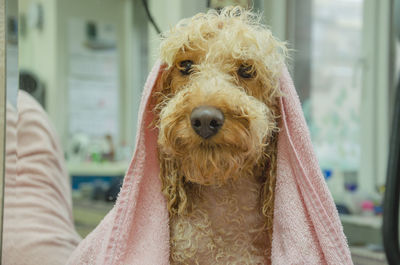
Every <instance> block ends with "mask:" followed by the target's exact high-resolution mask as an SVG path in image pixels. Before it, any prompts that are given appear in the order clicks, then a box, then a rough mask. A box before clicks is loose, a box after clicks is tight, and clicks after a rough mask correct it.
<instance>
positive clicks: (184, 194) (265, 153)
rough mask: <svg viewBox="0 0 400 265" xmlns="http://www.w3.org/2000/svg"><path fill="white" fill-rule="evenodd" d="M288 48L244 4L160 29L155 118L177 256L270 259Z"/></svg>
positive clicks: (182, 259) (219, 260)
mask: <svg viewBox="0 0 400 265" xmlns="http://www.w3.org/2000/svg"><path fill="white" fill-rule="evenodd" d="M285 56H286V48H285V44H284V43H283V42H280V41H279V40H277V39H276V38H274V37H273V36H272V34H271V31H270V30H269V29H268V28H266V27H265V26H263V25H262V24H261V23H260V22H259V16H258V15H256V14H254V13H252V12H250V11H248V10H245V9H242V8H239V7H228V8H225V9H223V10H221V11H220V12H217V11H214V10H211V11H209V12H208V13H206V14H198V15H196V16H194V17H192V18H190V19H185V20H182V21H180V22H179V23H178V25H177V26H176V27H174V28H173V29H171V30H170V31H169V32H168V33H166V34H165V35H164V39H163V41H162V44H161V60H162V61H163V62H164V63H165V65H164V67H165V68H164V71H163V73H162V75H161V77H160V78H159V80H158V81H157V93H155V101H156V106H157V107H156V108H155V112H156V117H157V118H156V121H155V124H156V126H157V127H158V129H159V136H158V156H159V162H160V168H161V173H160V178H161V180H162V187H163V190H162V191H163V194H164V195H165V197H166V200H167V205H168V210H169V214H170V235H171V237H170V238H171V251H170V253H171V256H170V261H171V264H267V263H269V259H270V257H269V256H270V246H271V240H272V238H271V237H272V222H273V208H274V187H275V172H276V156H277V154H276V150H277V134H278V127H279V126H278V123H279V98H280V97H281V92H280V88H279V80H278V79H279V76H280V73H281V69H282V66H283V65H284V63H285Z"/></svg>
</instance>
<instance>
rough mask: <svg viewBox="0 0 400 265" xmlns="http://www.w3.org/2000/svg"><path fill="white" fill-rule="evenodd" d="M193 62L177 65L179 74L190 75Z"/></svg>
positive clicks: (183, 62) (188, 61)
mask: <svg viewBox="0 0 400 265" xmlns="http://www.w3.org/2000/svg"><path fill="white" fill-rule="evenodd" d="M192 65H193V61H191V60H185V61H182V62H180V63H179V68H180V72H181V73H182V74H183V75H190V74H191V73H192Z"/></svg>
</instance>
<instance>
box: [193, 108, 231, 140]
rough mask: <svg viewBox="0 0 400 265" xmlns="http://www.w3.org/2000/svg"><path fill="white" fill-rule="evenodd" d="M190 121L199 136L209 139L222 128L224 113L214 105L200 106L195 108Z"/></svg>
mask: <svg viewBox="0 0 400 265" xmlns="http://www.w3.org/2000/svg"><path fill="white" fill-rule="evenodd" d="M190 122H191V124H192V128H193V130H194V131H195V132H196V133H197V134H198V135H199V136H201V137H202V138H204V139H208V138H210V137H211V136H213V135H215V134H217V132H218V131H219V129H221V127H222V125H223V124H224V114H223V113H222V111H220V110H219V109H217V108H215V107H212V106H199V107H197V108H195V109H193V111H192V114H191V115H190Z"/></svg>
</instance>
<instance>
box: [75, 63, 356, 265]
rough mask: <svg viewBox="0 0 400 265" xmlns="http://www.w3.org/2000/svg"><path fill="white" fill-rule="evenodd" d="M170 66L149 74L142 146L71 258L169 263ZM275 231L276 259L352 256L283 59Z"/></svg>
mask: <svg viewBox="0 0 400 265" xmlns="http://www.w3.org/2000/svg"><path fill="white" fill-rule="evenodd" d="M163 69H164V67H163V65H162V64H161V63H160V62H157V63H156V64H155V66H154V67H153V69H152V71H151V73H150V75H149V76H148V78H147V81H146V84H145V87H144V91H143V95H142V100H141V105H140V110H139V119H138V132H137V137H136V149H135V152H134V155H133V159H132V162H131V164H130V166H129V169H128V171H127V173H126V176H125V179H124V183H123V186H122V189H121V192H120V194H119V197H118V200H117V202H116V205H115V206H114V208H113V209H112V210H111V211H110V212H109V213H108V215H107V216H106V217H105V218H104V219H103V221H102V222H101V223H100V224H99V225H98V227H97V228H96V229H95V230H94V231H93V232H92V233H91V234H90V235H88V236H87V238H85V239H84V240H83V241H82V242H81V243H80V245H79V246H78V247H77V249H76V250H75V251H74V253H73V254H72V256H71V257H70V259H69V261H68V264H74V265H77V264H79V265H83V264H90V265H93V264H107V265H108V264H113V265H114V264H115V265H117V264H118V265H128V264H129V265H133V264H140V265H165V264H169V219H168V210H167V204H166V200H165V198H164V196H163V194H162V193H161V181H160V179H159V171H160V169H159V163H158V159H157V134H158V131H157V130H156V129H154V128H152V127H151V126H150V123H151V122H152V120H153V118H154V113H153V112H152V108H153V107H154V105H153V104H152V97H151V95H152V92H153V90H154V87H155V83H156V81H157V78H159V77H160V73H161V72H162V71H163ZM280 87H281V90H282V92H283V93H284V96H283V97H282V98H281V99H280V101H281V102H280V105H281V117H282V120H281V124H280V132H279V138H278V159H277V178H276V188H275V190H276V191H275V206H274V207H275V208H274V224H273V239H272V254H271V261H272V264H307V265H309V264H332V265H338V264H352V261H351V257H350V251H349V249H348V246H347V242H346V238H345V236H344V234H343V230H342V225H341V223H340V220H339V216H338V213H337V210H336V208H335V204H334V202H333V199H332V197H331V195H330V193H329V190H328V188H327V186H326V184H325V181H324V178H323V176H322V174H321V171H320V168H319V166H318V162H317V159H316V157H315V154H314V152H313V148H312V144H311V140H310V136H309V132H308V129H307V125H306V122H305V119H304V117H303V112H302V109H301V105H300V102H299V99H298V96H297V93H296V90H295V88H294V85H293V82H292V80H291V78H290V75H289V73H288V71H287V69H286V67H284V69H283V71H282V75H281V78H280Z"/></svg>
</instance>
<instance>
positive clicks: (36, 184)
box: [2, 92, 80, 265]
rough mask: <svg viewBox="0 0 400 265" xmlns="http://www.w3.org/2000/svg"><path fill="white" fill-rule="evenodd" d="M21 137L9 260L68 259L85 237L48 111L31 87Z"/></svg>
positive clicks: (11, 194)
mask: <svg viewBox="0 0 400 265" xmlns="http://www.w3.org/2000/svg"><path fill="white" fill-rule="evenodd" d="M9 118H11V120H10V124H12V123H13V122H12V115H10V116H9ZM7 125H8V124H7ZM7 129H8V128H7ZM10 129H11V128H10ZM16 141H17V145H16V146H17V148H16V157H17V159H16V174H15V176H13V174H10V175H9V176H6V186H5V193H6V198H5V209H4V211H5V212H4V228H5V229H4V235H3V238H4V244H3V258H2V259H3V264H26V265H29V264H32V265H33V264H35V265H36V264H41V265H57V264H60V265H61V264H65V263H66V261H67V259H68V257H69V256H70V254H71V252H72V251H73V250H74V248H75V247H76V246H77V244H78V243H79V241H80V237H79V236H78V234H77V233H76V232H75V228H74V224H73V217H72V203H71V188H70V181H69V177H68V173H67V171H66V167H65V161H64V156H63V152H62V149H61V147H60V144H59V141H58V139H57V137H56V134H55V132H54V129H53V128H52V127H51V125H50V122H49V120H48V117H47V115H46V113H45V112H44V110H43V109H42V108H41V106H40V105H39V104H38V103H37V102H36V101H34V100H33V98H31V97H30V96H29V95H28V94H26V93H25V92H20V93H19V95H18V118H17V122H16ZM11 146H12V145H11ZM11 153H12V152H10V154H11ZM8 177H10V179H9V181H7V178H8Z"/></svg>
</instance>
